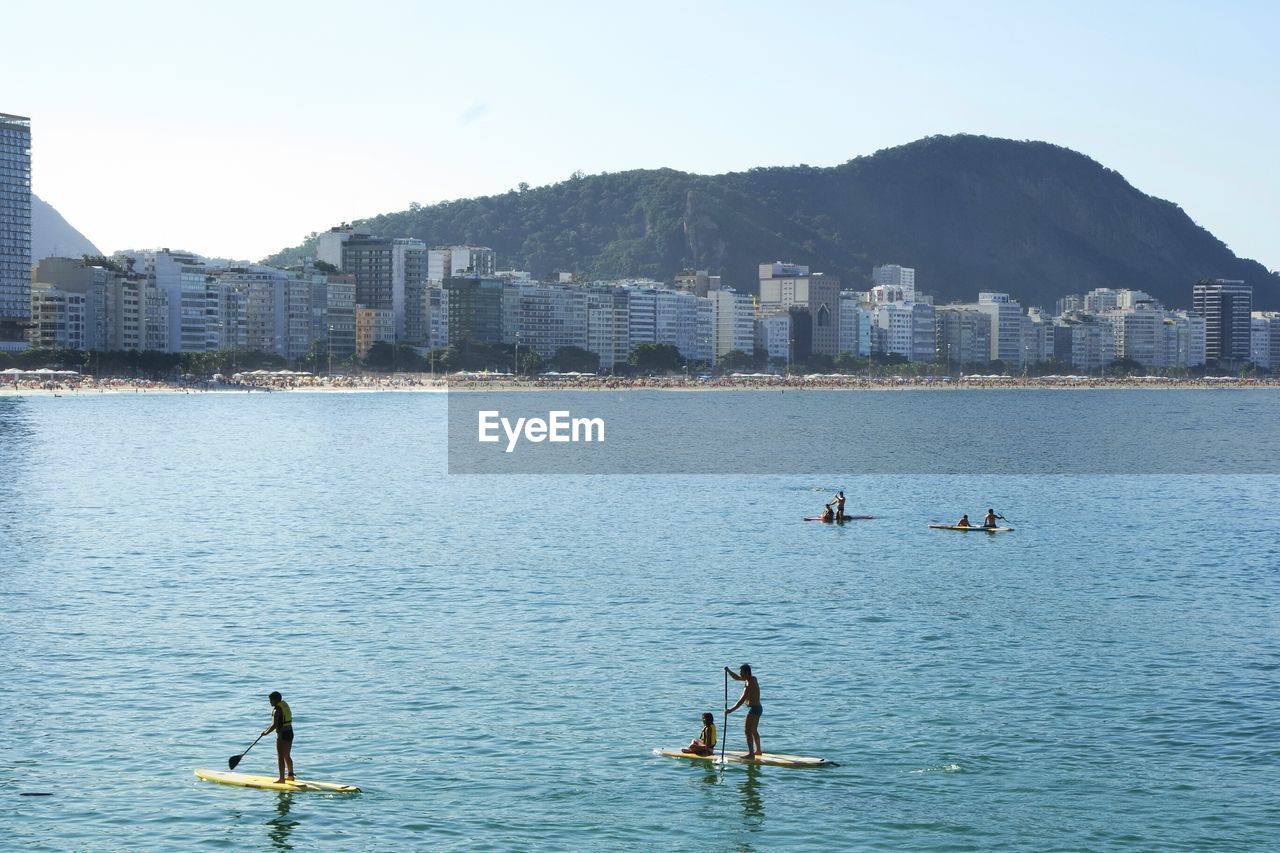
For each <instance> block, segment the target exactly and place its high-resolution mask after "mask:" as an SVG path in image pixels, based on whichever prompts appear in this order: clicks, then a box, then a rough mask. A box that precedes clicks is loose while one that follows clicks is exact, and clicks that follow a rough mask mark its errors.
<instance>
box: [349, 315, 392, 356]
mask: <svg viewBox="0 0 1280 853" xmlns="http://www.w3.org/2000/svg"><path fill="white" fill-rule="evenodd" d="M355 319H356V356H357V357H359V358H364V357H365V356H367V355H368V354H369V350H371V349H373V345H374V344H377V343H386V344H391V343H395V339H396V318H395V315H394V314H393V313H392V312H391V309H390V308H366V307H365V306H363V305H357V306H356V315H355Z"/></svg>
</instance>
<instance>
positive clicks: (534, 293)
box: [502, 280, 587, 358]
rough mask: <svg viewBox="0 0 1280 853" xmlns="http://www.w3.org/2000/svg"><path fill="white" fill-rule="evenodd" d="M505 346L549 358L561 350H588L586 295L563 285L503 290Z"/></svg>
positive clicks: (535, 284)
mask: <svg viewBox="0 0 1280 853" xmlns="http://www.w3.org/2000/svg"><path fill="white" fill-rule="evenodd" d="M502 301H503V318H502V337H503V340H504V342H505V343H509V344H517V345H519V346H521V347H526V348H529V349H532V350H533V351H534V352H536V353H538V355H540V356H542V357H543V358H550V357H551V356H553V355H555V354H556V350H558V349H560V348H561V347H579V348H582V349H585V348H586V346H587V292H586V291H585V290H583V289H582V288H580V287H566V286H565V285H562V284H539V283H538V282H535V281H528V280H526V281H522V282H521V283H520V284H518V285H515V286H511V287H507V288H505V289H504V290H503V296H502Z"/></svg>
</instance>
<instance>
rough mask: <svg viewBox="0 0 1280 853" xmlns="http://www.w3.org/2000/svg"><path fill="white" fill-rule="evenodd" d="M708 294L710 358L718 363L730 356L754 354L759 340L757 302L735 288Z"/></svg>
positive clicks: (706, 299) (712, 291) (711, 291)
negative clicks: (736, 353)
mask: <svg viewBox="0 0 1280 853" xmlns="http://www.w3.org/2000/svg"><path fill="white" fill-rule="evenodd" d="M707 294H708V295H707V296H706V297H705V301H706V303H707V306H706V307H707V308H709V309H710V313H711V318H710V326H711V355H712V356H713V357H714V359H715V360H716V361H719V360H720V359H722V358H724V357H725V356H726V355H728V354H729V353H731V352H735V351H736V352H745V353H748V354H749V353H751V351H752V350H753V349H754V348H755V337H756V307H755V300H754V299H752V298H751V297H750V296H748V295H747V294H745V293H738V292H737V291H736V290H733V289H732V288H723V289H719V290H710V291H708V292H707ZM697 298H700V299H701V298H702V297H697ZM700 305H701V303H700ZM699 360H703V359H699Z"/></svg>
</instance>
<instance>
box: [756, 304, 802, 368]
mask: <svg viewBox="0 0 1280 853" xmlns="http://www.w3.org/2000/svg"><path fill="white" fill-rule="evenodd" d="M755 348H756V349H762V350H764V351H765V352H766V353H768V354H769V360H770V361H790V360H791V358H792V356H793V353H792V352H791V312H790V311H777V312H775V313H773V314H766V315H763V316H761V317H760V318H759V319H757V320H756V340H755Z"/></svg>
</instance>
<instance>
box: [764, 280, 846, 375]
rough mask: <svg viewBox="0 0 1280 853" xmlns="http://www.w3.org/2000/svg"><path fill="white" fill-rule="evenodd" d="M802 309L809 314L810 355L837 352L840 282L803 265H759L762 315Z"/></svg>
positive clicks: (838, 346) (835, 353)
mask: <svg viewBox="0 0 1280 853" xmlns="http://www.w3.org/2000/svg"><path fill="white" fill-rule="evenodd" d="M791 308H803V309H805V310H806V311H808V312H809V317H810V328H811V330H812V338H811V344H812V352H813V353H814V354H816V355H831V356H834V355H837V354H838V353H839V352H840V280H839V279H838V278H836V277H834V276H828V275H824V274H822V273H812V274H811V273H810V272H809V268H808V267H807V266H804V265H802V264H791V263H783V262H782V261H775V262H773V263H771V264H761V265H760V310H761V312H763V313H765V314H772V313H775V312H777V311H785V310H789V309H791Z"/></svg>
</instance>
